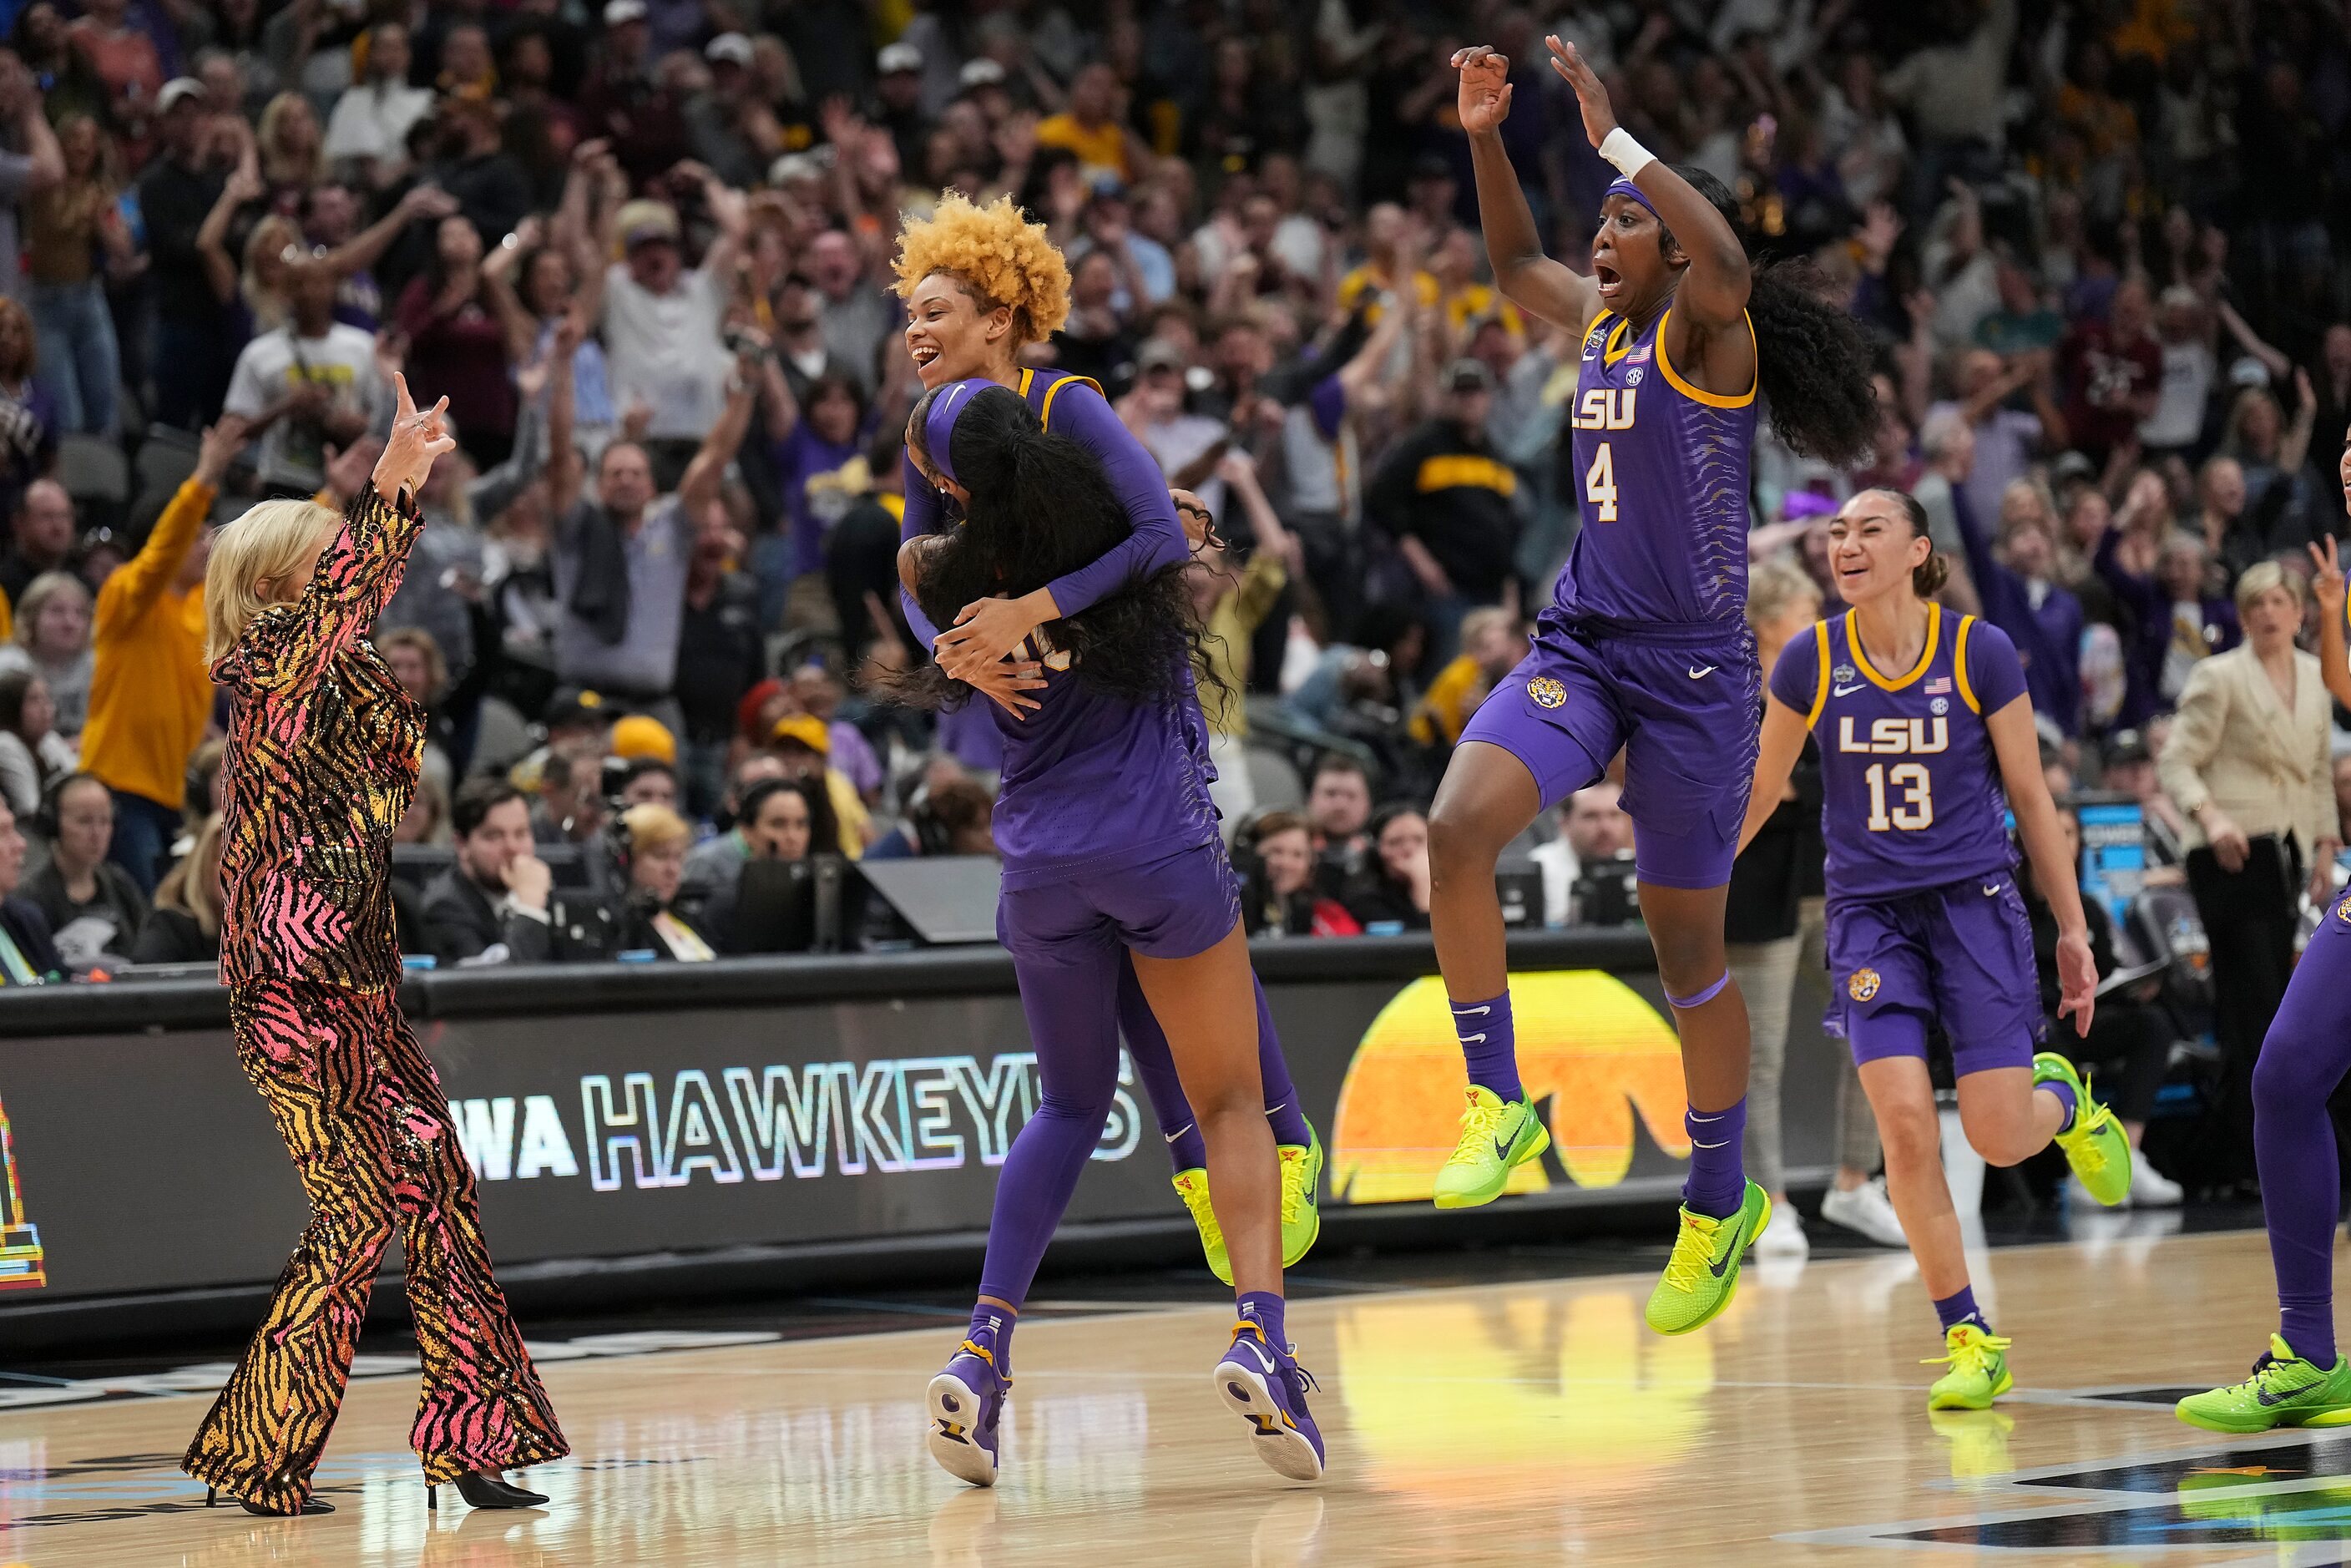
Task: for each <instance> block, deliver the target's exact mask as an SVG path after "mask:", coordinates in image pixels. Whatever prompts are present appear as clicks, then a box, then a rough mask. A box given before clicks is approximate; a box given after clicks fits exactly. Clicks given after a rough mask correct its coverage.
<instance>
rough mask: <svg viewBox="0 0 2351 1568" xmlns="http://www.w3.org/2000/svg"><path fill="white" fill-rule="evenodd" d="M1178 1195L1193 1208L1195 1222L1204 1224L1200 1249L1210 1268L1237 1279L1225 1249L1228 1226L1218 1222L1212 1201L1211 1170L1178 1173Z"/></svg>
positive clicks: (1222, 1277)
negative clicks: (1210, 1197) (1209, 1180)
mask: <svg viewBox="0 0 2351 1568" xmlns="http://www.w3.org/2000/svg"><path fill="white" fill-rule="evenodd" d="M1175 1196H1176V1197H1180V1198H1182V1199H1183V1200H1184V1207H1186V1208H1188V1209H1190V1210H1191V1211H1192V1223H1193V1224H1194V1225H1196V1226H1198V1227H1199V1228H1200V1250H1201V1251H1203V1252H1205V1253H1207V1255H1208V1272H1209V1273H1211V1274H1214V1275H1215V1276H1216V1277H1217V1279H1219V1280H1222V1281H1224V1282H1225V1283H1226V1284H1228V1285H1229V1284H1231V1283H1232V1282H1233V1260H1232V1255H1231V1254H1230V1253H1228V1252H1227V1251H1226V1250H1225V1229H1224V1227H1223V1226H1221V1225H1218V1224H1217V1211H1216V1210H1215V1209H1214V1208H1213V1207H1210V1206H1209V1203H1208V1173H1207V1171H1205V1170H1203V1169H1201V1168H1200V1167H1199V1166H1193V1167H1192V1168H1191V1169H1190V1170H1188V1171H1177V1172H1176V1173H1175Z"/></svg>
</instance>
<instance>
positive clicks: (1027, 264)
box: [897, 191, 1070, 387]
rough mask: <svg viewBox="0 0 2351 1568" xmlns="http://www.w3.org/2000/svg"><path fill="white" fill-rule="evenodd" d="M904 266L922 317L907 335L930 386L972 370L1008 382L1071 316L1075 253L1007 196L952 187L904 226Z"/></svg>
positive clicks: (903, 282)
mask: <svg viewBox="0 0 2351 1568" xmlns="http://www.w3.org/2000/svg"><path fill="white" fill-rule="evenodd" d="M897 268H898V294H899V296H900V298H904V300H905V301H906V308H907V313H908V314H909V316H911V317H912V318H913V320H912V322H911V323H910V325H909V326H908V329H907V332H906V343H907V347H908V349H909V350H912V352H913V353H914V368H915V370H916V371H917V372H918V373H919V374H920V375H921V377H922V380H923V385H924V386H925V387H935V386H940V385H943V384H945V383H946V382H951V381H964V380H967V379H969V378H970V377H973V376H985V377H987V379H988V380H990V381H996V382H1009V381H1010V379H1011V372H1012V371H1013V361H1014V357H1015V356H1016V355H1018V354H1019V351H1020V350H1022V349H1024V348H1027V347H1028V346H1029V345H1030V344H1032V343H1040V342H1042V341H1044V340H1046V339H1047V338H1050V337H1051V336H1052V335H1053V334H1054V333H1055V332H1057V331H1059V330H1061V323H1062V322H1064V321H1066V320H1068V319H1069V317H1070V266H1069V263H1068V262H1066V261H1064V260H1063V259H1062V258H1061V252H1060V251H1059V250H1057V249H1055V248H1054V246H1053V242H1052V241H1051V240H1050V239H1049V238H1047V237H1046V235H1045V225H1042V224H1040V223H1032V222H1030V221H1029V217H1028V216H1027V214H1024V213H1022V212H1021V210H1020V209H1019V207H1016V206H1014V205H1013V204H1012V200H1011V198H1010V197H1008V196H998V197H997V198H996V200H994V201H992V202H990V203H988V204H987V205H986V206H984V207H983V206H977V205H975V204H973V203H972V201H971V200H970V198H968V197H967V196H965V195H964V194H962V193H960V192H956V191H949V192H948V193H946V198H945V199H944V200H943V201H941V202H940V203H939V204H938V209H937V211H935V213H933V214H932V215H931V216H930V217H928V218H925V219H920V220H917V221H915V222H912V223H909V224H908V225H906V226H905V228H904V230H903V231H902V232H901V233H900V235H899V236H898V262H897ZM925 285H927V286H928V287H925ZM947 294H954V295H957V296H960V297H961V307H962V308H956V302H955V301H953V300H948V299H945V298H942V296H944V295H947ZM917 329H920V330H919V331H918V330H917Z"/></svg>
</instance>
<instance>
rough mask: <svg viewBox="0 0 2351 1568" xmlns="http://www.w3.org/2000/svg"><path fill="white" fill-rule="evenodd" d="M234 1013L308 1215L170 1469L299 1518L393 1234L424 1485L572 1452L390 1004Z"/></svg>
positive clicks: (303, 993)
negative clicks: (264, 1304) (256, 1323)
mask: <svg viewBox="0 0 2351 1568" xmlns="http://www.w3.org/2000/svg"><path fill="white" fill-rule="evenodd" d="M229 1014H230V1021H231V1024H232V1026H233V1027H234V1029H235V1033H236V1053H237V1061H238V1063H239V1065H241V1066H242V1067H243V1068H244V1069H245V1074H246V1077H247V1078H250V1079H251V1080H253V1082H254V1086H255V1087H256V1088H257V1089H259V1090H260V1091H261V1095H262V1098H263V1099H264V1100H266V1101H267V1102H268V1103H269V1110H270V1113H271V1114H272V1115H273V1116H275V1117H276V1118H277V1130H278V1133H279V1134H280V1135H281V1136H283V1137H284V1138H285V1140H286V1147H287V1151H288V1152H289V1153H291V1154H292V1155H293V1156H294V1168H295V1170H296V1172H297V1174H298V1176H300V1177H301V1181H302V1187H303V1190H304V1192H305V1193H306V1194H307V1195H308V1197H309V1200H310V1209H311V1217H310V1223H309V1225H308V1228H306V1229H305V1230H304V1231H303V1233H302V1239H301V1241H300V1243H299V1244H298V1246H297V1247H296V1248H295V1249H294V1256H293V1257H292V1258H291V1259H290V1260H288V1261H287V1265H286V1271H285V1273H284V1274H282V1275H280V1276H279V1277H278V1281H277V1292H276V1294H275V1295H273V1296H272V1297H271V1299H270V1302H269V1311H268V1314H267V1315H266V1317H265V1318H264V1319H263V1320H262V1324H261V1328H260V1330H259V1332H258V1333H256V1334H255V1335H254V1337H253V1343H252V1344H251V1345H249V1346H248V1347H247V1348H246V1353H245V1358H244V1360H243V1361H241V1362H239V1363H238V1364H237V1368H236V1372H235V1375H234V1376H232V1377H231V1378H230V1379H229V1382H228V1386H227V1387H225V1388H224V1389H222V1390H221V1395H220V1397H219V1399H218V1400H216V1401H215V1402H214V1405H213V1407H212V1412H211V1414H209V1415H208V1416H205V1417H204V1426H203V1427H200V1428H199V1429H198V1430H197V1433H196V1437H195V1441H194V1442H193V1443H192V1444H190V1445H189V1448H188V1452H187V1456H186V1458H183V1460H182V1461H181V1465H182V1468H183V1469H185V1470H186V1471H187V1472H188V1473H189V1474H190V1475H192V1476H194V1477H195V1478H196V1479H199V1480H202V1481H205V1482H209V1483H211V1484H212V1485H214V1486H217V1487H219V1488H220V1489H221V1490H223V1491H225V1492H229V1493H232V1494H234V1495H235V1496H237V1497H240V1498H245V1499H247V1500H251V1501H253V1502H256V1503H258V1504H261V1505H262V1506H264V1507H267V1508H271V1509H275V1510H278V1511H285V1512H293V1511H298V1509H299V1508H300V1506H301V1504H302V1501H303V1500H304V1499H305V1498H307V1497H308V1494H309V1490H310V1473H311V1471H312V1470H313V1469H316V1468H317V1466H318V1463H319V1455H320V1454H321V1453H322V1452H323V1451H324V1450H325V1448H326V1446H327V1435H328V1433H329V1431H331V1430H332V1429H333V1427H334V1424H335V1415H336V1412H337V1410H338V1409H340V1406H341V1405H342V1398H343V1385H344V1383H345V1382H346V1380H347V1379H348V1378H349V1377H350V1365H351V1353H352V1351H353V1350H354V1348H355V1347H356V1346H357V1344H358V1342H359V1333H360V1320H361V1319H362V1318H363V1317H364V1316H365V1315H366V1312H367V1301H368V1292H369V1290H370V1289H371V1286H372V1285H373V1283H374V1281H375V1271H376V1266H377V1264H378V1262H379V1261H380V1260H381V1258H382V1256H383V1249H384V1248H385V1246H386V1244H388V1243H389V1242H390V1241H391V1239H392V1232H393V1229H394V1228H395V1227H396V1228H398V1230H399V1232H400V1237H401V1246H402V1252H403V1254H404V1255H405V1259H406V1267H407V1281H408V1305H409V1312H410V1314H411V1315H412V1317H413V1319H414V1321H415V1330H416V1342H417V1349H418V1352H419V1354H420V1356H421V1358H422V1360H423V1364H424V1392H423V1398H422V1399H421V1400H420V1401H419V1403H418V1406H417V1411H416V1424H415V1427H414V1428H413V1430H412V1432H411V1433H410V1437H409V1442H410V1444H411V1446H412V1447H413V1448H415V1449H416V1451H417V1453H418V1454H419V1455H421V1456H422V1457H423V1461H424V1475H425V1479H427V1480H431V1481H436V1482H445V1481H449V1480H453V1479H455V1478H456V1477H457V1476H458V1475H460V1474H462V1473H464V1472H465V1471H467V1470H476V1469H487V1470H497V1469H510V1468H512V1469H519V1468H522V1467H524V1466H528V1465H530V1464H534V1463H538V1462H540V1461H544V1460H548V1459H553V1458H560V1457H562V1456H563V1455H564V1454H566V1453H568V1452H569V1445H567V1444H566V1443H565V1442H564V1440H563V1434H562V1431H561V1430H560V1429H559V1427H557V1426H556V1423H555V1412H554V1411H553V1410H552V1409H551V1408H550V1407H549V1404H548V1399H547V1391H546V1390H545V1389H544V1388H542V1387H540V1386H539V1381H538V1373H537V1372H536V1371H534V1370H533V1368H532V1366H531V1363H530V1355H529V1354H528V1352H527V1351H526V1350H524V1348H523V1343H522V1336H521V1335H520V1334H519V1333H517V1332H516V1329H515V1325H514V1319H513V1318H512V1316H511V1315H510V1314H509V1313H508V1312H507V1303H506V1298H505V1296H504V1295H502V1294H501V1293H500V1292H499V1291H498V1287H497V1281H496V1279H495V1278H493V1276H492V1274H491V1270H490V1256H489V1251H488V1249H487V1248H486V1246H485V1245H484V1244H483V1240H482V1225H481V1218H480V1215H479V1212H478V1211H477V1209H476V1207H475V1197H474V1176H473V1172H472V1170H471V1169H470V1168H469V1167H468V1166H466V1164H465V1155H464V1153H463V1152H462V1151H461V1150H460V1149H459V1147H458V1144H457V1136H456V1133H455V1128H454V1127H453V1125H452V1124H451V1121H450V1115H449V1102H448V1100H447V1099H446V1098H445V1097H444V1095H443V1094H442V1092H441V1084H440V1080H439V1079H438V1077H437V1076H435V1074H434V1071H433V1064H432V1062H431V1061H429V1060H428V1059H427V1058H426V1056H425V1054H424V1052H423V1049H422V1048H421V1047H420V1046H419V1045H418V1044H417V1042H416V1037H415V1035H414V1034H413V1033H412V1032H411V1031H410V1030H409V1027H408V1020H407V1019H405V1018H404V1017H403V1016H402V1013H401V1011H400V1005H399V1002H398V1000H397V999H396V998H395V997H394V996H392V994H390V993H382V994H373V995H371V994H366V993H361V992H355V991H350V990H345V989H342V988H339V987H333V986H323V985H313V984H307V983H300V982H276V981H272V982H264V983H259V984H254V985H246V986H240V987H237V988H235V989H234V990H233V991H231V993H230V999H229Z"/></svg>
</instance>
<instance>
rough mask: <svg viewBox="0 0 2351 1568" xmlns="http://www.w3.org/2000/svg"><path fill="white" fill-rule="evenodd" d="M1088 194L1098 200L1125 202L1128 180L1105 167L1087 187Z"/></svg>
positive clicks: (1090, 197)
mask: <svg viewBox="0 0 2351 1568" xmlns="http://www.w3.org/2000/svg"><path fill="white" fill-rule="evenodd" d="M1086 195H1087V197H1088V198H1089V199H1090V200H1092V201H1097V202H1123V201H1124V200H1126V182H1125V181H1123V180H1122V179H1120V178H1119V177H1118V176H1117V175H1115V174H1113V173H1112V172H1110V171H1109V170H1107V169H1105V170H1103V171H1102V172H1101V173H1099V174H1096V175H1095V176H1094V177H1093V182H1092V184H1090V185H1088V186H1087V188H1086Z"/></svg>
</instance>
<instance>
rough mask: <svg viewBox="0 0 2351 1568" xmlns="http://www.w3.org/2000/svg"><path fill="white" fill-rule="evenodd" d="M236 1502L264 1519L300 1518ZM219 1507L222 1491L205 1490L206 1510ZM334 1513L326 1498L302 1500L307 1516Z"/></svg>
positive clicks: (247, 1501)
mask: <svg viewBox="0 0 2351 1568" xmlns="http://www.w3.org/2000/svg"><path fill="white" fill-rule="evenodd" d="M235 1502H236V1506H237V1507H239V1508H241V1509H243V1510H245V1511H246V1512H247V1513H250V1514H254V1515H256V1516H257V1517H259V1518H262V1519H294V1518H298V1517H299V1516H298V1515H296V1514H291V1513H280V1512H278V1511H277V1510H276V1509H274V1508H264V1507H262V1506H261V1505H260V1504H259V1503H257V1502H254V1501H252V1500H248V1499H246V1498H237V1499H236V1500H235ZM219 1505H220V1489H219V1488H218V1487H206V1488H205V1489H204V1506H205V1507H206V1508H217V1507H218V1506H219ZM334 1511H335V1505H334V1504H333V1503H330V1502H329V1501H328V1500H326V1499H324V1498H319V1497H312V1498H305V1499H303V1500H302V1512H303V1513H305V1514H310V1513H332V1512H334Z"/></svg>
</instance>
